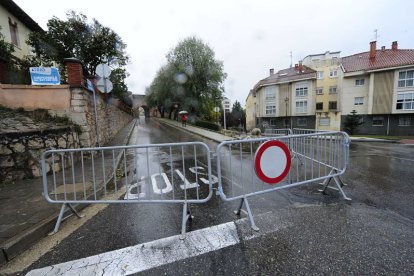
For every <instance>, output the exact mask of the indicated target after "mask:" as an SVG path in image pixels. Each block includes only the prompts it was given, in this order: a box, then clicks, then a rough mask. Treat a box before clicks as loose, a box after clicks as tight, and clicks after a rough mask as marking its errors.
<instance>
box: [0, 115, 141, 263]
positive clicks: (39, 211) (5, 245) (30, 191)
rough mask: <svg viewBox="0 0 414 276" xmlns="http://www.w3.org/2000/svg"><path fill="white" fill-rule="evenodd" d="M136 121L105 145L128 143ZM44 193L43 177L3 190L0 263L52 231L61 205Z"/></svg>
mask: <svg viewBox="0 0 414 276" xmlns="http://www.w3.org/2000/svg"><path fill="white" fill-rule="evenodd" d="M135 122H136V120H135V119H134V120H132V121H131V122H130V123H129V124H127V125H126V126H125V127H124V128H123V129H122V130H121V131H119V133H118V134H117V135H116V136H115V137H114V138H113V139H112V141H110V142H109V143H107V144H106V145H105V146H117V145H125V144H127V142H128V140H129V138H130V136H131V133H132V130H133V129H134V127H135ZM42 192H43V179H42V178H35V179H24V180H18V181H15V182H14V184H10V185H7V186H6V187H4V188H2V189H1V190H0V210H1V212H0V248H1V252H0V265H1V264H3V263H5V262H7V261H9V260H11V259H13V258H14V257H16V256H17V255H18V254H19V253H21V252H22V251H24V250H26V249H28V248H29V247H30V246H31V245H32V244H34V243H35V242H36V241H38V240H39V239H41V238H42V237H44V236H45V235H47V234H48V233H49V232H51V231H52V230H53V227H54V225H55V223H56V219H57V216H58V213H59V210H60V207H61V206H60V205H59V204H50V203H47V202H46V200H45V199H44V198H43V196H42Z"/></svg>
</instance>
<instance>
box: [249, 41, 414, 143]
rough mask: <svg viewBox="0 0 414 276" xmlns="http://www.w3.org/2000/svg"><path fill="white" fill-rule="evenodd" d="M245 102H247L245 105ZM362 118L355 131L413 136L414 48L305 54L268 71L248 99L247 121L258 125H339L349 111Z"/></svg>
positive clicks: (394, 45) (373, 47) (372, 46)
mask: <svg viewBox="0 0 414 276" xmlns="http://www.w3.org/2000/svg"><path fill="white" fill-rule="evenodd" d="M247 103H249V104H247ZM353 110H355V111H356V114H357V115H359V116H360V118H361V121H360V122H361V125H360V126H359V127H358V129H357V134H373V135H399V136H404V135H414V49H398V43H397V42H396V41H395V42H393V43H392V45H391V48H390V49H386V47H384V46H383V47H381V48H380V49H377V47H376V42H375V41H374V42H371V43H370V48H369V51H367V52H362V53H358V54H355V55H350V56H346V57H342V58H341V57H340V52H326V53H324V54H317V55H309V56H307V57H305V59H304V61H303V65H302V64H301V63H299V64H298V65H296V66H295V67H294V68H288V69H284V70H280V71H278V72H277V73H274V71H273V69H271V70H270V75H269V77H267V78H265V79H263V80H261V81H259V82H258V83H257V84H256V85H255V86H254V89H253V90H252V91H251V92H250V93H249V96H248V98H247V100H246V114H248V116H250V117H251V118H250V117H249V119H248V121H249V124H251V125H253V124H252V122H253V121H254V120H253V118H255V122H254V126H257V127H261V128H264V129H266V128H284V127H290V128H292V127H293V128H316V129H321V130H343V129H344V126H345V121H346V119H347V116H348V115H349V114H351V112H353Z"/></svg>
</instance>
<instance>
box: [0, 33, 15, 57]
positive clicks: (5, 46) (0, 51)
mask: <svg viewBox="0 0 414 276" xmlns="http://www.w3.org/2000/svg"><path fill="white" fill-rule="evenodd" d="M13 52H14V46H13V44H10V43H8V42H7V41H5V40H4V35H3V33H2V31H1V26H0V59H2V61H4V62H7V63H8V62H10V61H11V59H12V57H13Z"/></svg>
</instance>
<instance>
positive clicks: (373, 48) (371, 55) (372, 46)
mask: <svg viewBox="0 0 414 276" xmlns="http://www.w3.org/2000/svg"><path fill="white" fill-rule="evenodd" d="M369 44H370V48H369V58H370V59H375V55H376V54H377V42H376V41H372V42H370V43H369Z"/></svg>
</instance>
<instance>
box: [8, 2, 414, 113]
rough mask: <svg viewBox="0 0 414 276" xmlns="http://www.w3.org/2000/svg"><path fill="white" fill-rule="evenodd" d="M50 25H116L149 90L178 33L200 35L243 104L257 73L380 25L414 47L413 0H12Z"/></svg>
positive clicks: (370, 35)
mask: <svg viewBox="0 0 414 276" xmlns="http://www.w3.org/2000/svg"><path fill="white" fill-rule="evenodd" d="M14 1H15V2H16V3H17V4H18V5H19V6H20V7H21V8H22V9H23V10H24V11H25V12H26V13H27V14H29V15H30V16H31V17H32V18H33V19H34V20H35V21H36V22H38V23H39V25H40V26H41V27H42V28H44V29H47V27H46V23H47V21H48V20H49V19H50V18H51V17H52V16H57V17H59V18H61V19H66V12H67V11H68V10H74V11H76V12H82V13H84V14H85V15H86V16H87V17H88V18H89V19H91V18H96V19H97V20H98V21H100V22H101V23H102V24H103V25H105V26H107V27H110V28H112V29H113V30H114V31H115V32H116V33H118V34H119V35H120V36H121V37H122V39H123V40H124V42H125V43H126V44H127V52H128V54H129V56H130V57H131V63H130V65H129V66H128V71H129V73H130V74H131V76H130V77H129V78H128V79H127V85H128V88H129V90H130V91H132V92H133V93H134V94H144V93H145V87H147V86H149V85H150V83H151V81H152V80H153V78H154V76H155V74H156V72H157V70H158V69H159V68H160V67H161V66H162V65H163V64H165V63H166V58H165V55H166V54H167V52H168V51H169V50H170V49H171V48H173V47H174V46H175V45H176V44H177V42H178V41H180V40H182V39H184V38H186V37H188V36H192V35H195V36H197V37H198V38H200V39H202V40H203V41H204V42H206V43H207V44H208V45H209V46H210V47H211V48H212V49H213V50H214V51H215V53H216V59H218V60H221V61H223V62H224V71H225V72H226V73H227V74H228V77H227V79H226V81H225V89H226V92H225V95H226V96H227V97H228V98H230V99H231V101H232V103H234V101H235V100H238V101H240V102H241V104H242V106H244V104H245V100H246V97H247V95H248V93H249V91H250V89H251V88H253V86H254V85H255V84H256V82H257V81H259V80H260V79H263V78H265V77H267V76H268V74H269V69H270V68H274V69H275V71H278V70H280V69H284V68H288V67H289V65H290V51H292V55H293V64H295V63H297V61H298V60H300V59H303V58H304V57H305V56H307V55H309V54H317V53H324V52H325V51H341V56H346V55H351V54H355V53H359V52H365V51H368V49H369V42H370V41H372V40H373V39H374V30H375V29H377V30H378V39H377V41H378V43H377V46H378V48H380V47H381V46H386V48H387V49H388V48H390V46H391V43H392V41H395V40H396V41H398V44H399V48H405V49H406V48H414V28H413V23H414V17H413V11H414V1H407V0H390V1H386V0H372V1H371V0H369V1H366V0H363V1H362V0H359V1H357V0H348V1H340V0H335V1H332V0H330V1H321V0H319V1H305V0H304V1H299V0H288V1H276V0H273V1H272V0H267V1H265V0H254V1H253V0H252V1H247V0H204V1H197V0H188V1H187V0H182V1H181V0H179V1H169V0H165V1H160V0H147V1H132V0H117V1H105V0H103V1H102V0H101V1H95V0H67V1H56V0H41V1H33V0H14Z"/></svg>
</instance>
